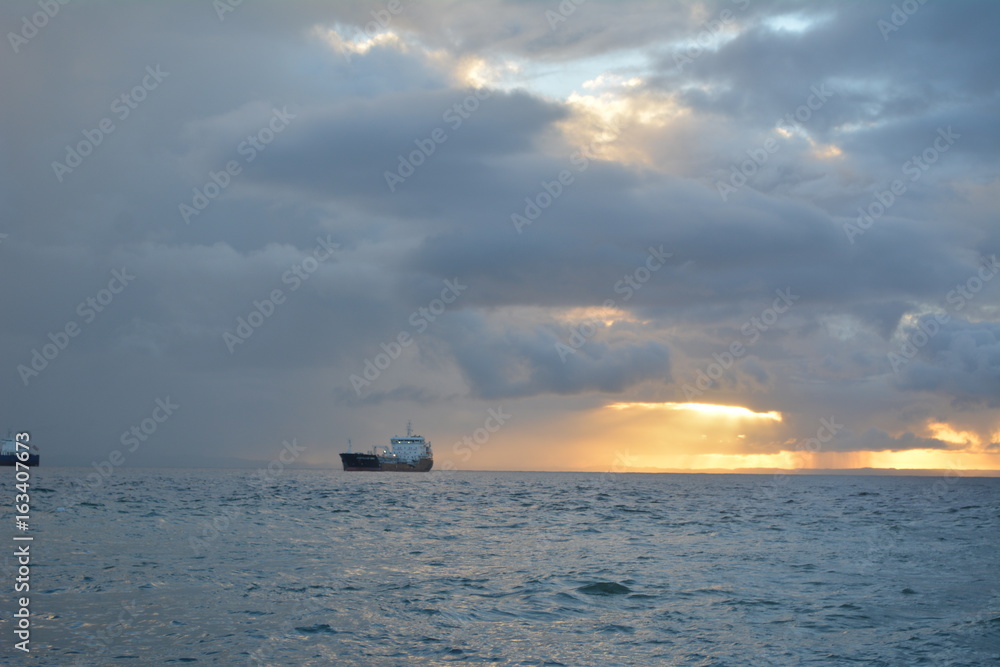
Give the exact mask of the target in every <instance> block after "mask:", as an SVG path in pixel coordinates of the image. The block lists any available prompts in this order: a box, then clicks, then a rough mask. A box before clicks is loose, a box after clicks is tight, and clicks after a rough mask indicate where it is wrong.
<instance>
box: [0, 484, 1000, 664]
mask: <svg viewBox="0 0 1000 667" xmlns="http://www.w3.org/2000/svg"><path fill="white" fill-rule="evenodd" d="M87 472H88V471H86V470H84V469H72V468H40V469H37V470H34V471H33V479H32V485H33V488H32V494H31V498H32V504H33V507H32V514H31V530H30V534H32V535H34V541H33V542H32V572H31V608H32V612H33V614H34V617H33V631H32V638H31V640H32V641H31V648H32V651H31V653H30V654H24V653H21V652H19V651H15V650H13V648H12V643H13V639H12V636H13V635H12V624H11V614H12V613H13V603H12V601H11V598H10V595H9V594H5V595H4V596H0V601H2V609H0V614H2V619H0V635H2V638H3V639H2V642H3V643H2V650H3V654H2V657H3V660H0V662H5V663H9V664H19V665H20V664H23V665H163V664H211V665H448V664H473V665H706V666H707V665H810V664H817V665H819V664H822V665H829V664H833V665H836V664H845V665H848V664H859V663H863V664H871V665H919V664H926V665H985V664H996V663H998V662H1000V532H998V527H1000V479H989V478H971V477H965V478H958V477H954V478H927V477H865V476H791V477H775V476H768V475H678V474H663V475H643V474H584V473H514V472H512V473H491V472H435V473H430V474H424V475H417V474H374V473H345V472H342V471H293V470H285V471H282V472H280V473H276V474H265V475H260V474H258V473H257V472H255V471H233V470H222V471H219V470H135V469H131V470H129V469H119V470H115V471H113V473H112V475H111V476H110V477H109V478H107V479H105V480H104V481H103V482H102V483H101V484H100V485H98V486H96V488H93V489H89V490H86V491H84V492H82V493H79V494H74V493H67V490H68V489H70V488H72V482H73V480H74V479H78V478H80V477H81V476H85V475H86V474H87ZM12 476H13V475H12V474H11V479H12ZM12 484H13V482H11V485H9V486H12ZM12 493H13V492H12ZM11 500H12V498H11ZM6 505H8V506H7V507H5V510H4V515H5V523H6V524H7V525H8V526H9V525H10V524H12V523H13V521H12V517H11V516H10V515H11V514H12V512H11V509H12V508H11V507H9V505H10V503H7V504H6ZM8 532H9V533H12V532H13V531H8ZM5 539H6V540H7V542H8V545H9V544H13V543H12V542H11V541H10V536H9V534H8V536H7V537H6V538H5ZM3 551H4V553H5V554H7V553H11V552H12V549H8V548H4V550H3ZM3 570H4V575H3V576H4V578H5V579H7V580H8V581H10V582H12V581H13V578H14V576H15V574H14V571H13V561H12V559H11V558H10V557H9V556H8V557H6V558H5V559H4V561H3ZM3 586H4V588H5V589H7V590H9V589H10V588H11V587H12V584H11V585H10V586H8V584H7V583H6V582H5V583H4V584H3Z"/></svg>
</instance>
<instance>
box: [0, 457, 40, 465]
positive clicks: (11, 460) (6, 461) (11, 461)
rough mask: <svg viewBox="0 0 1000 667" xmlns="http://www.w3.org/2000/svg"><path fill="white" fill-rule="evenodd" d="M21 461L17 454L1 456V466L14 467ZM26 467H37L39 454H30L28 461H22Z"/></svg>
mask: <svg viewBox="0 0 1000 667" xmlns="http://www.w3.org/2000/svg"><path fill="white" fill-rule="evenodd" d="M18 461H20V459H18V458H17V455H16V454H0V466H13V465H16V464H17V463H18ZM20 462H21V463H23V464H24V465H29V466H37V465H38V462H39V456H38V454H29V455H28V460H27V461H20Z"/></svg>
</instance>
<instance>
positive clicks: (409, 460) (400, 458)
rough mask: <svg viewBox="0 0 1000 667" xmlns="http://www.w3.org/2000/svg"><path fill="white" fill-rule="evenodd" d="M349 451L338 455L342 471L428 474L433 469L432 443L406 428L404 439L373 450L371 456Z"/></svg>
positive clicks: (395, 439)
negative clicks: (342, 467) (342, 465)
mask: <svg viewBox="0 0 1000 667" xmlns="http://www.w3.org/2000/svg"><path fill="white" fill-rule="evenodd" d="M347 449H348V451H346V452H343V453H341V455H340V460H341V462H342V463H343V464H344V470H349V471H364V472H427V471H429V470H430V469H431V467H433V466H434V453H433V452H432V451H431V443H430V441H429V440H424V436H422V435H416V434H415V433H413V430H412V429H411V427H410V425H409V424H407V425H406V437H400V436H398V435H397V436H396V437H394V438H390V439H389V446H388V447H375V448H374V449H372V451H371V453H367V454H362V453H358V452H351V451H350V446H348V448H347Z"/></svg>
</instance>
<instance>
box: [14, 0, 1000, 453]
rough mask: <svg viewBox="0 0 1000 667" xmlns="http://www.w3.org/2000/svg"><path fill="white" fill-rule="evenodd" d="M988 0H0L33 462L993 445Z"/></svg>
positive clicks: (993, 194)
mask: <svg viewBox="0 0 1000 667" xmlns="http://www.w3.org/2000/svg"><path fill="white" fill-rule="evenodd" d="M998 23H1000V5H998V4H997V3H993V2H975V1H960V2H943V1H938V0H928V1H926V2H920V1H918V0H907V1H906V2H896V3H891V2H881V1H878V2H829V3H812V2H792V1H780V0H775V1H772V2H766V1H763V0H718V1H714V2H677V3H674V2H671V3H667V2H662V3H660V2H641V1H622V2H599V1H598V0H585V1H584V0H576V1H574V0H563V2H561V3H560V2H556V1H555V0H552V1H550V2H526V1H506V2H505V1H500V0H485V1H477V2H469V1H438V2H432V1H418V0H388V1H383V0H377V1H373V2H321V1H319V0H299V1H290V2H280V3H279V2H260V1H258V2H254V1H253V0H244V1H243V2H242V3H237V2H235V1H231V0H216V1H215V2H212V1H211V0H197V1H194V0H189V1H180V2H124V1H107V2H101V1H97V0H95V1H92V2H87V3H82V2H80V3H77V2H70V3H66V4H60V3H59V2H56V1H55V0H51V1H49V2H46V0H36V1H34V2H28V1H21V0H17V1H11V2H4V3H3V4H2V5H0V25H2V27H3V32H4V34H5V38H4V42H5V43H4V44H3V45H0V51H2V53H3V55H2V57H0V81H2V85H3V91H4V93H3V102H2V105H0V114H2V116H0V117H2V122H0V174H2V178H0V204H2V210H3V215H2V216H0V284H2V286H3V289H2V302H0V304H2V311H3V313H4V316H3V317H2V318H0V405H2V408H3V414H2V417H3V419H0V429H4V430H6V429H12V430H14V431H28V432H30V434H31V440H32V442H34V443H36V444H37V445H38V447H39V449H40V451H41V452H42V456H43V465H46V464H49V465H72V466H88V467H91V466H97V467H98V469H100V468H101V467H103V468H104V469H105V470H111V469H113V468H114V467H117V466H153V467H155V466H253V465H261V464H266V463H267V462H270V461H275V460H279V459H280V460H282V461H285V462H286V463H287V462H290V461H291V462H294V464H295V465H307V466H316V467H327V468H330V467H337V466H339V457H338V453H339V452H341V451H346V449H347V446H348V442H349V441H350V445H351V446H352V447H353V449H354V451H359V450H367V449H369V448H370V447H372V446H375V445H384V444H387V441H388V438H389V437H391V436H393V435H397V434H402V433H404V432H405V430H406V423H407V421H412V423H413V427H414V430H415V431H416V432H419V433H420V434H422V435H424V436H426V437H427V438H428V439H430V440H431V441H432V442H433V444H434V452H435V465H436V466H437V467H438V468H443V469H451V468H457V469H494V470H588V471H608V470H611V471H628V470H658V469H667V470H705V469H713V470H714V469H770V468H837V469H839V468H863V467H875V468H901V469H917V468H934V469H955V470H1000V278H998V277H997V276H998V273H1000V264H998V260H997V256H998V255H1000V222H998V216H997V213H998V211H1000V180H998V170H1000V159H998V157H1000V124H998V123H997V118H998V112H1000V70H998V69H997V67H996V64H997V62H1000V45H998V43H997V40H996V39H995V27H996V25H998Z"/></svg>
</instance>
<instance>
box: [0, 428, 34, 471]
mask: <svg viewBox="0 0 1000 667" xmlns="http://www.w3.org/2000/svg"><path fill="white" fill-rule="evenodd" d="M2 442H3V444H2V446H0V466H12V465H14V464H16V463H17V462H18V461H20V462H21V463H23V464H25V465H29V466H37V465H38V462H39V460H40V457H39V455H38V447H35V446H34V445H28V449H27V454H28V458H27V460H25V459H24V458H23V454H24V452H25V449H24V446H23V445H22V446H21V449H20V452H21V453H22V457H21V458H18V456H17V454H18V447H17V441H16V440H14V438H12V437H10V436H9V435H8V436H7V437H6V438H3V440H2Z"/></svg>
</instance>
